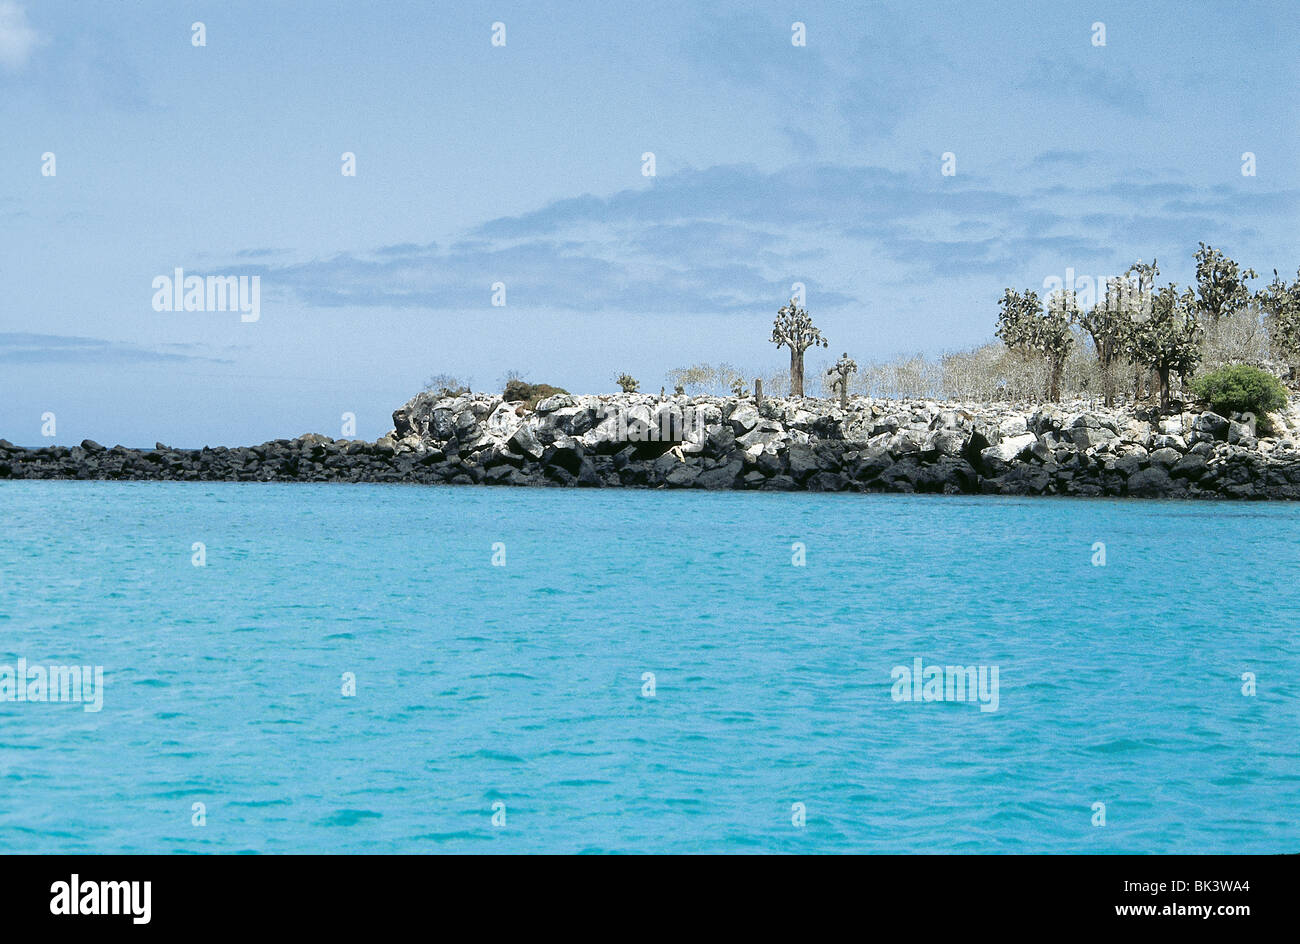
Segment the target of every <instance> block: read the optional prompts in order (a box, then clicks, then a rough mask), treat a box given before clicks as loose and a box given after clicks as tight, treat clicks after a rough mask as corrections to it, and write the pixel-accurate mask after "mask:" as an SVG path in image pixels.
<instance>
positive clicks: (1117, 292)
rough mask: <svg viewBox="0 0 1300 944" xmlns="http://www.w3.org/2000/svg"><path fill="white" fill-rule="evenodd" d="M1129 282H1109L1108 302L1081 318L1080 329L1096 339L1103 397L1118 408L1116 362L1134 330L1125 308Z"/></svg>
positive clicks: (1130, 315) (1095, 346) (1120, 279)
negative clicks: (1126, 339)
mask: <svg viewBox="0 0 1300 944" xmlns="http://www.w3.org/2000/svg"><path fill="white" fill-rule="evenodd" d="M1127 281H1128V280H1127V279H1126V278H1113V279H1107V280H1106V299H1105V301H1103V302H1099V303H1098V304H1096V305H1093V306H1092V308H1091V309H1090V310H1089V311H1087V312H1084V313H1083V314H1081V315H1079V316H1078V322H1079V325H1080V327H1082V328H1083V330H1084V331H1087V332H1088V334H1089V335H1090V336H1091V337H1092V346H1093V348H1094V349H1095V350H1096V351H1097V366H1098V367H1099V368H1100V369H1101V395H1102V399H1103V400H1104V402H1105V404H1106V406H1108V407H1109V406H1114V405H1115V375H1114V366H1115V362H1116V361H1117V360H1118V359H1119V356H1120V351H1121V350H1122V348H1123V345H1124V339H1125V338H1126V337H1127V335H1128V332H1129V331H1130V330H1131V328H1132V324H1133V316H1132V313H1131V312H1130V311H1129V309H1128V308H1127V306H1126V304H1125V296H1126V295H1127V292H1126V291H1125V285H1126V284H1127Z"/></svg>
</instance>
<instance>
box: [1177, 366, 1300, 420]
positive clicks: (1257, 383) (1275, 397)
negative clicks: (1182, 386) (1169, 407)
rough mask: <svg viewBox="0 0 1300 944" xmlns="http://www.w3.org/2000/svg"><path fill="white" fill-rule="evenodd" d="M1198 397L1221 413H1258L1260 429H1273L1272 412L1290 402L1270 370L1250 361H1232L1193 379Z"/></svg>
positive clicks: (1228, 414)
mask: <svg viewBox="0 0 1300 944" xmlns="http://www.w3.org/2000/svg"><path fill="white" fill-rule="evenodd" d="M1192 392H1193V393H1194V394H1195V395H1196V398H1197V399H1198V400H1200V401H1202V402H1203V403H1206V404H1208V405H1209V407H1210V409H1211V410H1213V411H1214V412H1215V413H1218V414H1220V415H1221V416H1231V415H1232V414H1233V413H1254V414H1255V420H1256V428H1257V429H1259V431H1260V432H1264V433H1267V432H1269V431H1270V424H1269V421H1268V414H1269V413H1275V412H1277V411H1278V410H1281V409H1282V408H1283V407H1285V406H1286V404H1287V395H1286V388H1285V387H1283V386H1282V383H1281V381H1279V380H1278V379H1277V378H1276V377H1274V376H1273V375H1272V374H1270V373H1269V372H1268V371H1266V370H1260V369H1259V368H1258V367H1251V366H1250V365H1249V364H1231V365H1229V366H1227V367H1220V368H1219V369H1218V370H1212V371H1210V372H1209V373H1208V374H1202V375H1201V376H1199V377H1197V378H1196V379H1195V380H1193V381H1192Z"/></svg>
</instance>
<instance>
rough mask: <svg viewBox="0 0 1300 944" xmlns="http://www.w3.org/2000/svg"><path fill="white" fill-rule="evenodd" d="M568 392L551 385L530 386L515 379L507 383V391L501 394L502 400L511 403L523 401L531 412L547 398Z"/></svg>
mask: <svg viewBox="0 0 1300 944" xmlns="http://www.w3.org/2000/svg"><path fill="white" fill-rule="evenodd" d="M568 392H569V391H567V390H565V389H564V388H563V387H552V386H551V385H550V384H530V383H527V382H525V381H523V380H517V379H515V380H507V381H506V389H505V391H504V392H503V393H502V394H501V398H502V399H503V400H506V401H509V402H511V403H513V402H516V401H522V402H523V404H524V406H526V407H527V408H528V409H530V410H531V409H533V408H534V407H536V406H537V404H538V403H539V402H540V401H542V400H545V399H546V398H547V397H553V396H555V395H556V394H557V393H568Z"/></svg>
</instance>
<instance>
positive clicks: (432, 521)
mask: <svg viewBox="0 0 1300 944" xmlns="http://www.w3.org/2000/svg"><path fill="white" fill-rule="evenodd" d="M0 526H2V527H0V666H7V667H10V669H11V674H10V678H11V680H12V679H13V677H14V674H16V671H17V670H16V666H17V663H18V660H20V659H22V660H25V663H26V665H28V666H29V667H30V666H102V667H103V680H104V681H103V692H102V694H103V703H102V710H99V711H86V710H84V708H85V707H86V706H84V705H80V704H74V703H50V702H48V701H45V702H42V701H18V700H5V701H0V782H2V783H3V786H2V787H0V852H4V853H15V852H46V853H55V852H59V853H67V852H94V853H109V852H265V853H287V852H380V853H382V852H453V851H455V852H514V851H554V852H787V853H793V852H814V851H817V852H923V853H925V852H934V853H942V852H1025V853H1029V852H1095V853H1107V852H1152V853H1173V852H1186V853H1202V852H1205V853H1208V852H1227V853H1234V852H1296V851H1300V700H1298V696H1300V562H1298V560H1297V553H1296V551H1297V546H1298V545H1297V539H1298V538H1297V536H1298V535H1300V506H1297V505H1290V504H1246V503H1230V504H1229V503H1216V504H1207V503H1171V502H1155V501H1123V502H1121V501H1091V500H1082V499H1027V500H1019V499H1005V498H959V497H939V496H933V497H908V496H898V495H877V496H870V495H857V494H842V495H823V494H755V493H733V492H728V493H692V492H681V491H670V492H640V491H608V490H600V491H595V490H592V491H587V490H578V491H568V490H559V489H489V488H471V487H466V488H458V487H414V486H381V485H305V484H301V485H299V484H286V485H268V484H206V483H188V484H153V483H95V482H3V483H0ZM196 544H198V545H201V547H196V546H195V545H196ZM494 545H495V546H494ZM1101 545H1104V547H1101ZM1102 554H1104V566H1098V565H1097V564H1096V563H1095V562H1096V561H1098V560H1099V559H1100V555H1102ZM494 558H495V559H496V560H497V562H498V563H499V564H503V565H501V566H498V565H494V563H493V560H494ZM801 559H802V563H803V565H802V566H798V562H799V561H800V560H801ZM196 561H199V562H201V563H202V564H203V566H195V562H196ZM917 659H920V660H921V663H920V664H921V665H923V666H939V667H945V666H954V667H955V666H963V667H983V668H984V669H989V670H991V669H993V668H996V670H997V673H996V675H997V685H998V688H997V699H996V710H981V708H982V707H983V708H988V707H989V705H988V703H985V704H983V705H982V704H980V703H978V702H977V701H974V700H971V699H970V698H969V697H968V698H967V700H964V701H957V700H938V701H924V700H922V701H903V700H897V699H898V698H899V697H901V696H900V690H902V691H905V692H906V694H908V695H911V694H913V693H914V692H915V691H919V689H917V690H914V689H912V688H911V687H910V684H908V685H902V684H896V679H897V678H898V677H900V676H899V673H898V672H896V671H895V670H896V669H902V668H907V669H908V670H909V671H910V670H911V669H912V667H914V666H916V665H917V664H918V663H917V662H916V661H915V660H917ZM1246 673H1254V675H1255V680H1254V684H1255V686H1256V688H1255V692H1256V693H1255V694H1254V695H1247V694H1243V687H1248V686H1249V685H1250V679H1249V678H1248V679H1247V680H1245V681H1243V678H1242V676H1243V674H1246ZM349 680H352V681H351V682H350V681H349ZM350 684H354V685H355V694H352V695H345V694H344V689H345V687H347V686H349V685H350ZM953 691H954V693H955V692H956V689H953ZM11 693H12V687H11ZM967 694H968V696H969V695H971V694H972V693H970V692H968V693H967ZM1099 804H1104V806H1099ZM1101 815H1104V822H1105V825H1104V826H1102V825H1097V823H1098V820H1099V818H1100V816H1101ZM200 823H201V825H200Z"/></svg>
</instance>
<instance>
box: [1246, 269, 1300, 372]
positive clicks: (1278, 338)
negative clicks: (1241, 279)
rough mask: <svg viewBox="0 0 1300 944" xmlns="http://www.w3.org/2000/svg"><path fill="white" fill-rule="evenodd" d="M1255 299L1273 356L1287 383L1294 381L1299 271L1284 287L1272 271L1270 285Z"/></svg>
mask: <svg viewBox="0 0 1300 944" xmlns="http://www.w3.org/2000/svg"><path fill="white" fill-rule="evenodd" d="M1255 298H1256V301H1257V302H1258V304H1259V307H1260V308H1261V309H1262V310H1263V312H1264V326H1265V328H1267V330H1268V340H1269V344H1270V345H1271V346H1272V348H1273V353H1274V354H1275V355H1276V356H1277V357H1278V358H1279V359H1280V360H1282V361H1283V362H1284V363H1285V364H1286V365H1287V377H1288V379H1290V380H1294V379H1295V375H1296V364H1297V362H1300V270H1297V271H1296V280H1295V282H1294V283H1292V284H1291V285H1287V283H1286V280H1285V279H1283V278H1282V277H1281V276H1280V275H1278V274H1277V269H1274V270H1273V281H1272V282H1270V283H1269V284H1268V286H1267V287H1265V288H1263V289H1261V290H1260V291H1259V293H1258V294H1257V295H1256V296H1255Z"/></svg>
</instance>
